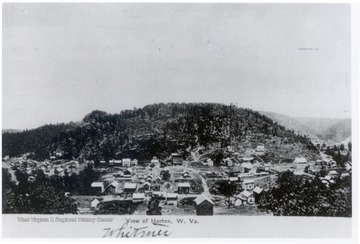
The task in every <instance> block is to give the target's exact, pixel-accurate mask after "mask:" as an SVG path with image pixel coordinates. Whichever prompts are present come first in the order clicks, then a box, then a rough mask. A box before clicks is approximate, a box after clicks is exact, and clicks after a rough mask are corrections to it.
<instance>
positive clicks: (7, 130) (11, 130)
mask: <svg viewBox="0 0 360 244" xmlns="http://www.w3.org/2000/svg"><path fill="white" fill-rule="evenodd" d="M22 131H23V130H15V129H3V130H2V133H19V132H22Z"/></svg>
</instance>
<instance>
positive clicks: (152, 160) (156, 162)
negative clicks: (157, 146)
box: [150, 157, 160, 165]
mask: <svg viewBox="0 0 360 244" xmlns="http://www.w3.org/2000/svg"><path fill="white" fill-rule="evenodd" d="M150 163H151V164H155V165H157V164H159V163H160V161H159V159H158V158H157V157H153V158H152V159H151V161H150Z"/></svg>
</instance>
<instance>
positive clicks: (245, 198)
mask: <svg viewBox="0 0 360 244" xmlns="http://www.w3.org/2000/svg"><path fill="white" fill-rule="evenodd" d="M236 198H237V199H240V200H242V204H243V205H246V204H249V205H251V204H254V203H255V198H254V194H253V193H252V192H249V191H247V190H244V191H242V192H240V194H239V195H238V196H237V197H236Z"/></svg>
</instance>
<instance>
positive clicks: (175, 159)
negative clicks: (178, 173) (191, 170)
mask: <svg viewBox="0 0 360 244" xmlns="http://www.w3.org/2000/svg"><path fill="white" fill-rule="evenodd" d="M171 160H172V164H173V165H182V164H183V161H184V159H183V157H182V156H181V155H179V154H177V153H172V154H171Z"/></svg>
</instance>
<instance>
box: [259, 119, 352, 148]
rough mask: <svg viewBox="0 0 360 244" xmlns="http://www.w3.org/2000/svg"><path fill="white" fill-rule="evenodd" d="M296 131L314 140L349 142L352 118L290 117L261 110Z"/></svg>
mask: <svg viewBox="0 0 360 244" xmlns="http://www.w3.org/2000/svg"><path fill="white" fill-rule="evenodd" d="M260 113H262V114H264V115H266V116H268V117H269V118H271V119H273V120H274V121H275V122H278V123H279V124H281V125H283V126H284V127H285V128H287V129H289V130H293V131H294V133H299V134H301V135H307V136H308V137H310V138H311V139H312V140H313V141H325V142H326V141H330V142H333V143H341V142H348V141H349V140H350V137H351V119H333V118H306V117H290V116H287V115H282V114H278V113H272V112H260Z"/></svg>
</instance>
